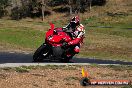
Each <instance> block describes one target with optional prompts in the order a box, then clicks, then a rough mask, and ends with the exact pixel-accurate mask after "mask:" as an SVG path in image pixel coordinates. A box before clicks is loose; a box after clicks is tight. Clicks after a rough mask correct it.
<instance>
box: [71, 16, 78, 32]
mask: <svg viewBox="0 0 132 88" xmlns="http://www.w3.org/2000/svg"><path fill="white" fill-rule="evenodd" d="M79 24H80V19H79V17H78V16H75V17H73V18H72V19H71V21H70V25H71V28H72V29H73V31H75V29H76V27H77V26H78V25H79Z"/></svg>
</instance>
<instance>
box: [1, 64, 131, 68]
mask: <svg viewBox="0 0 132 88" xmlns="http://www.w3.org/2000/svg"><path fill="white" fill-rule="evenodd" d="M37 65H40V66H46V65H58V66H59V65H60V66H61V65H92V64H90V63H3V64H0V67H20V66H37ZM97 65H106V66H107V65H115V66H119V65H120V64H97ZM130 66H131V65H130Z"/></svg>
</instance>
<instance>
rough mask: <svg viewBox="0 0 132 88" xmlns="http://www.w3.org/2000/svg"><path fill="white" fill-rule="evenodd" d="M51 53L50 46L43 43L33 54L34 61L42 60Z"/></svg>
mask: <svg viewBox="0 0 132 88" xmlns="http://www.w3.org/2000/svg"><path fill="white" fill-rule="evenodd" d="M48 54H49V47H48V46H47V45H46V44H43V45H41V46H40V47H39V48H38V49H37V50H36V51H35V53H34V55H33V61H34V62H41V61H43V59H44V58H46V57H47V56H48Z"/></svg>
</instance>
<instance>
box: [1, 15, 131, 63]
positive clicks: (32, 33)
mask: <svg viewBox="0 0 132 88" xmlns="http://www.w3.org/2000/svg"><path fill="white" fill-rule="evenodd" d="M130 18H131V16H126V17H121V18H118V20H119V22H115V20H114V18H113V19H112V20H111V21H109V22H108V21H105V20H104V19H101V18H98V17H95V16H93V17H90V18H89V19H86V20H84V21H82V23H83V24H85V29H86V38H85V39H84V45H83V47H81V51H80V53H79V55H77V56H81V57H88V58H97V59H111V60H122V61H132V46H131V45H132V30H129V29H122V28H131V27H132V25H131V23H132V21H131V20H130ZM108 19H111V17H108ZM121 19H123V20H121ZM107 22H108V23H107ZM54 23H55V26H56V27H59V25H61V26H62V25H64V24H65V23H64V22H62V20H59V21H57V22H54ZM7 24H8V25H7ZM0 25H1V26H0V44H1V45H3V46H6V47H7V48H8V47H10V48H13V49H21V48H23V49H24V50H26V49H31V50H36V49H37V48H38V47H39V46H40V45H41V44H42V43H43V42H44V37H45V33H46V31H47V29H48V28H49V24H48V22H44V23H42V22H37V21H36V22H33V21H32V22H28V21H25V20H21V21H14V20H13V21H12V20H2V19H1V20H0ZM92 25H94V26H112V27H115V28H95V27H89V26H92ZM38 28H39V29H38Z"/></svg>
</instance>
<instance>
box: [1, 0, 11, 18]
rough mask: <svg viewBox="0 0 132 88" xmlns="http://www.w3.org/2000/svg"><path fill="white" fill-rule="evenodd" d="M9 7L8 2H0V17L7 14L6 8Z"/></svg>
mask: <svg viewBox="0 0 132 88" xmlns="http://www.w3.org/2000/svg"><path fill="white" fill-rule="evenodd" d="M8 6H10V0H0V17H2V16H4V15H6V14H7V10H6V7H8Z"/></svg>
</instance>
